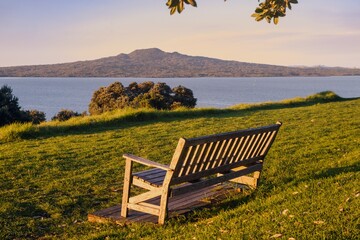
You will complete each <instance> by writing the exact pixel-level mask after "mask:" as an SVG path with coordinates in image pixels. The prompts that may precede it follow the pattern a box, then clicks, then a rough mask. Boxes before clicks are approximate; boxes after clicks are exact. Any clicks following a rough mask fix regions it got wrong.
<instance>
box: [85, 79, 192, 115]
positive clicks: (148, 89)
mask: <svg viewBox="0 0 360 240" xmlns="http://www.w3.org/2000/svg"><path fill="white" fill-rule="evenodd" d="M195 105H196V98H194V95H193V92H192V91H191V90H190V89H188V88H186V87H184V86H178V87H175V88H173V89H171V88H170V87H169V86H168V85H166V84H165V83H161V82H159V83H156V84H155V83H153V82H151V81H147V82H143V83H139V84H138V83H136V82H133V83H130V84H129V86H128V87H124V86H123V85H122V84H121V83H120V82H114V83H112V84H110V85H109V86H108V87H101V88H100V89H98V90H97V91H95V92H94V94H93V97H92V99H91V102H90V104H89V112H90V114H91V115H94V114H100V113H103V112H108V111H112V110H116V109H123V108H127V107H130V108H154V109H159V110H170V109H175V108H178V107H188V108H193V107H195Z"/></svg>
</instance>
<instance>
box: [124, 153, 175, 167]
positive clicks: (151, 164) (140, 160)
mask: <svg viewBox="0 0 360 240" xmlns="http://www.w3.org/2000/svg"><path fill="white" fill-rule="evenodd" d="M123 157H124V158H126V159H131V161H134V162H137V163H141V164H143V165H146V166H149V167H156V168H160V169H163V170H172V169H171V168H170V167H169V166H168V165H164V164H161V163H157V162H153V161H151V160H149V159H145V158H142V157H138V156H135V155H132V154H124V155H123Z"/></svg>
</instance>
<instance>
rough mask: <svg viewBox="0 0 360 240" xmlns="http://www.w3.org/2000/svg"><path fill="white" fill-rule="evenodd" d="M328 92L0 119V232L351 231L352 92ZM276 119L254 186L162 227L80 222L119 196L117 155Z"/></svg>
mask: <svg viewBox="0 0 360 240" xmlns="http://www.w3.org/2000/svg"><path fill="white" fill-rule="evenodd" d="M330 95H332V94H331V93H322V94H319V95H315V96H312V97H309V98H305V99H296V100H288V101H283V102H280V103H266V104H263V105H247V106H241V107H239V106H235V107H233V108H231V109H223V110H221V109H196V110H191V111H190V110H185V109H183V110H180V111H176V112H166V111H164V112H156V111H151V110H136V111H134V110H126V111H123V112H115V113H109V114H107V115H103V116H98V117H87V118H78V119H73V120H71V121H69V122H64V123H60V122H49V123H45V124H42V125H40V126H33V125H21V124H17V125H11V126H7V127H4V128H1V129H0V141H1V143H0V226H1V227H0V239H37V238H43V239H125V238H126V239H139V238H142V239H269V238H270V237H272V236H274V235H275V234H281V237H279V238H278V239H289V238H295V239H359V236H360V187H359V186H360V137H359V136H360V118H359V117H358V116H360V99H341V98H339V97H337V96H336V95H335V97H334V96H333V97H330V99H329V98H328V97H327V96H330ZM277 120H280V121H282V122H283V126H282V127H281V129H280V132H279V135H278V137H277V140H276V141H275V143H274V145H273V147H272V148H271V150H270V152H269V154H268V156H267V159H266V161H265V166H264V170H263V174H262V178H261V182H260V186H259V188H258V189H257V190H255V191H246V192H243V193H239V195H236V196H234V197H231V198H228V199H227V200H225V201H223V202H221V203H219V204H217V205H214V206H211V207H210V208H206V209H201V210H196V211H195V212H193V213H191V214H189V215H188V216H186V217H185V216H181V217H179V218H177V219H171V220H170V221H168V222H167V224H166V225H165V226H163V227H160V226H156V225H152V224H132V225H129V226H124V227H121V226H117V225H112V224H93V223H88V222H87V221H86V218H87V213H89V212H93V211H96V210H99V209H103V208H106V207H110V206H113V205H115V204H118V203H120V201H121V189H122V181H123V168H124V161H123V159H122V157H121V155H122V154H123V153H126V152H130V153H133V154H136V155H139V156H142V157H146V158H149V159H152V160H155V161H159V162H162V163H169V161H170V159H171V156H172V153H173V151H174V149H175V146H176V144H177V141H178V139H179V138H180V137H182V136H184V137H195V136H201V135H206V134H214V133H220V132H225V131H233V130H238V129H244V128H248V127H256V126H261V125H267V124H272V123H275V122H276V121H277ZM137 169H138V170H139V169H140V167H139V166H137ZM278 236H279V235H278Z"/></svg>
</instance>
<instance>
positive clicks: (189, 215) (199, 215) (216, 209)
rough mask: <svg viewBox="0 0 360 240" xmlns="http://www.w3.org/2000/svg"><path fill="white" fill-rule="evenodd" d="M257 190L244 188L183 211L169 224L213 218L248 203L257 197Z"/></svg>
mask: <svg viewBox="0 0 360 240" xmlns="http://www.w3.org/2000/svg"><path fill="white" fill-rule="evenodd" d="M255 191H256V190H255V189H253V190H245V192H244V191H243V190H242V191H241V192H239V193H237V194H234V195H231V196H229V197H227V198H225V199H223V200H221V201H218V202H215V203H211V204H208V205H206V206H203V207H197V208H195V209H193V210H191V211H189V212H186V213H183V214H181V215H179V216H174V217H172V218H170V219H169V220H168V222H167V224H170V225H172V224H186V223H189V222H190V223H195V222H198V221H200V220H206V219H211V218H212V217H215V216H218V215H219V213H220V212H224V211H228V210H231V209H235V208H237V207H239V206H241V205H244V204H247V203H248V202H250V201H251V200H253V199H254V198H255V195H256V192H255Z"/></svg>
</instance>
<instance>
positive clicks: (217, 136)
mask: <svg viewBox="0 0 360 240" xmlns="http://www.w3.org/2000/svg"><path fill="white" fill-rule="evenodd" d="M278 129H279V125H278V124H273V125H269V126H264V127H258V128H249V129H245V130H240V131H234V132H227V133H220V134H214V135H208V136H202V137H198V138H191V139H187V142H186V145H187V146H194V145H199V144H204V143H207V142H216V141H222V140H225V139H231V138H235V137H242V136H247V135H252V134H257V133H261V132H268V131H274V130H278Z"/></svg>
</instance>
